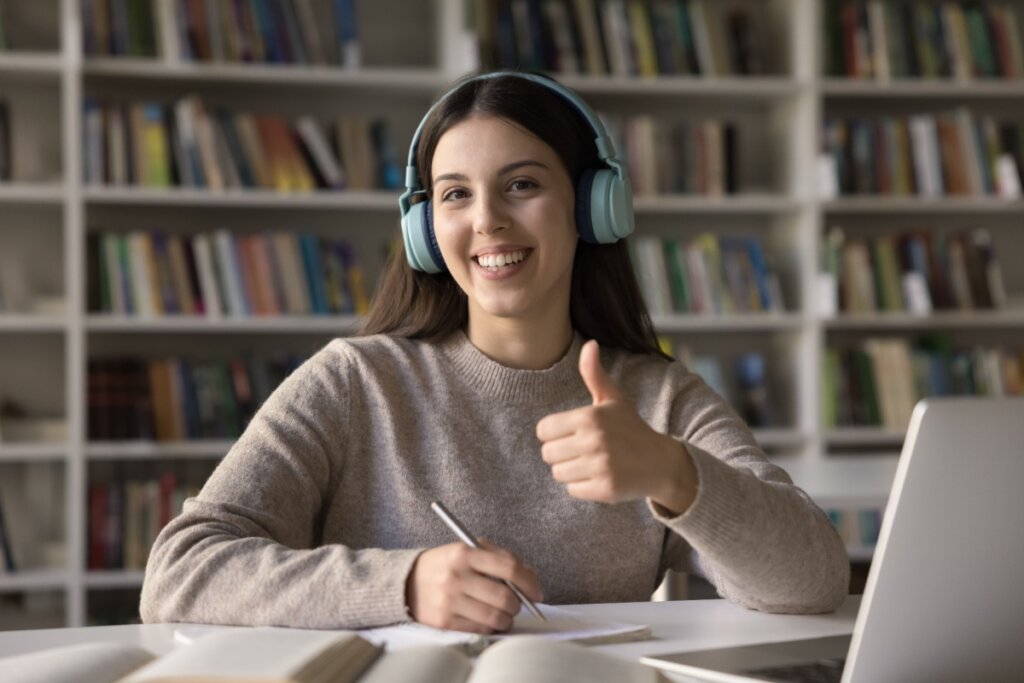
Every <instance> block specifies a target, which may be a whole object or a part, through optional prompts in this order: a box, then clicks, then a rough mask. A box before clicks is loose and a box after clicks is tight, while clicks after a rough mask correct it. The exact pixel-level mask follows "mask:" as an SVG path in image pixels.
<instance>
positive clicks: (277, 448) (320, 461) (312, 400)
mask: <svg viewBox="0 0 1024 683" xmlns="http://www.w3.org/2000/svg"><path fill="white" fill-rule="evenodd" d="M345 368H346V363H345V362H344V357H343V354H342V353H341V352H340V351H339V350H338V349H337V347H336V346H328V347H327V348H326V349H324V350H321V351H320V352H319V353H318V354H316V355H315V356H314V357H313V358H311V359H310V360H309V361H307V362H306V363H305V364H303V365H302V366H301V367H300V368H299V369H297V370H296V371H295V372H293V373H292V375H291V376H289V377H288V379H286V380H285V381H284V382H282V384H281V385H280V386H279V387H278V389H277V390H276V391H275V392H274V393H273V394H272V395H271V397H270V398H268V399H267V401H266V402H265V403H264V405H263V406H262V407H261V408H260V410H259V411H258V412H257V414H256V415H255V416H254V417H253V419H252V421H251V422H250V424H249V426H248V427H247V428H246V430H245V432H244V433H243V434H242V436H241V438H239V440H238V441H237V442H236V443H235V445H234V446H233V447H232V448H231V450H230V451H229V453H228V454H227V456H226V457H225V458H224V460H223V461H222V462H221V463H220V465H219V466H218V467H217V468H216V470H215V471H214V473H213V474H212V475H211V477H210V479H209V480H208V481H207V482H206V484H205V485H204V487H203V489H202V491H201V492H200V494H199V495H198V496H197V497H196V498H192V499H189V500H188V501H186V503H185V505H184V510H183V512H182V514H180V515H179V516H178V517H176V518H175V519H174V520H172V521H171V522H170V523H169V524H168V525H167V526H166V527H165V528H164V529H163V531H162V532H161V533H160V535H159V536H158V538H157V540H156V542H155V544H154V545H153V548H152V550H151V552H150V557H149V561H148V563H147V566H146V576H145V580H144V583H143V587H142V598H141V604H140V614H141V616H142V619H143V621H144V622H147V623H151V622H194V623H211V624H238V625H249V626H258V625H276V626H291V627H300V628H360V627H365V626H378V625H381V624H387V623H395V622H398V621H404V620H407V619H408V617H407V615H406V611H405V580H406V577H407V576H408V574H409V571H410V570H411V568H412V565H413V563H414V562H415V560H416V557H417V556H418V555H419V553H420V552H421V550H416V549H403V550H383V549H378V548H369V549H358V550H357V549H351V548H347V547H345V546H342V545H337V544H333V545H319V535H320V531H319V520H320V519H321V517H322V508H323V506H324V505H325V501H326V500H327V499H328V497H329V495H330V491H331V490H332V482H336V481H337V477H338V476H339V473H338V471H337V470H338V469H339V466H338V464H337V463H339V462H341V460H342V458H341V457H340V456H339V455H337V454H336V453H333V454H332V452H333V451H336V450H337V449H338V448H339V445H341V444H345V443H346V440H347V438H348V432H349V424H348V422H349V414H348V403H347V401H346V392H345V388H346V386H347V381H346V380H347V375H346V370H345Z"/></svg>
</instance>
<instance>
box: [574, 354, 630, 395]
mask: <svg viewBox="0 0 1024 683" xmlns="http://www.w3.org/2000/svg"><path fill="white" fill-rule="evenodd" d="M580 376H582V377H583V383H584V384H586V385H587V389H589V390H590V395H591V396H592V397H593V399H594V405H597V404H598V403H604V402H605V401H612V400H615V399H617V398H620V397H621V395H622V394H621V393H620V392H619V388H618V387H617V386H615V383H614V382H612V379H611V377H609V376H608V373H606V372H605V371H604V368H603V367H602V366H601V355H600V353H599V349H598V346H597V341H596V340H594V339H591V340H590V341H588V342H587V343H586V344H584V345H583V348H582V349H581V350H580Z"/></svg>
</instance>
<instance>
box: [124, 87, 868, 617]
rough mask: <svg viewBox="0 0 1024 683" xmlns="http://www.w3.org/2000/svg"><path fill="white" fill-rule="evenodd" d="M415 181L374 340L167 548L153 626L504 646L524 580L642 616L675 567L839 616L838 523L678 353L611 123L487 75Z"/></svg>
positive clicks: (344, 344)
mask: <svg viewBox="0 0 1024 683" xmlns="http://www.w3.org/2000/svg"><path fill="white" fill-rule="evenodd" d="M410 165H411V166H412V168H410V171H409V173H408V179H407V182H408V185H409V190H408V192H407V193H406V194H405V195H403V198H402V213H403V236H404V244H405V250H404V253H398V254H396V255H394V256H393V257H392V259H391V261H390V262H389V264H388V266H387V269H386V272H385V274H384V276H383V277H382V279H381V283H380V286H379V288H378V290H377V293H376V296H375V299H374V305H373V310H372V311H371V314H370V316H369V319H368V322H367V323H366V326H365V328H364V330H363V335H362V336H358V337H354V338H345V339H336V340H334V341H332V342H331V343H329V344H328V345H327V346H326V347H325V348H324V349H322V350H321V351H320V352H319V353H317V354H316V355H315V356H314V357H313V358H311V359H310V360H309V361H308V362H307V363H305V364H304V365H303V366H302V367H301V368H299V369H298V370H297V371H296V372H295V373H293V374H292V375H291V376H290V377H289V378H288V379H287V380H286V381H285V382H283V383H282V384H281V386H280V387H279V388H278V390H277V391H276V392H275V393H274V394H273V395H272V396H271V397H270V398H269V399H268V400H267V402H266V403H265V405H264V406H263V407H262V408H261V409H260V410H259V412H258V413H257V414H256V416H255V417H254V418H253V420H252V422H251V423H250V425H249V426H248V428H247V429H246V431H245V433H244V434H243V435H242V437H241V438H240V439H239V440H238V442H237V443H236V444H235V445H234V446H233V447H232V449H231V451H230V452H229V453H228V455H227V456H226V457H225V459H224V460H223V462H222V463H221V464H220V465H219V466H218V468H217V470H216V471H215V472H214V473H213V475H212V476H211V477H210V479H209V481H208V482H207V483H206V485H205V486H204V488H203V490H202V492H201V493H200V494H199V496H198V497H196V498H194V499H190V500H188V501H187V502H186V503H185V506H184V511H183V513H182V514H181V515H180V516H178V517H177V518H176V519H174V520H173V521H172V522H171V523H170V524H169V525H168V526H167V528H165V529H164V531H163V532H162V533H161V534H160V536H159V538H158V539H157V542H156V544H155V545H154V547H153V549H152V552H151V555H150V559H149V564H148V566H147V570H146V580H145V583H144V586H143V591H142V603H141V614H142V618H143V619H144V620H145V621H147V622H152V621H188V622H209V623H225V624H252V625H258V624H276V625H287V626H297V627H316V628H357V627H367V626H375V625H381V624H388V623H394V622H400V621H404V620H409V619H414V620H416V621H419V622H422V623H425V624H429V625H432V626H438V627H443V628H454V629H460V630H466V631H477V632H491V631H496V630H503V629H506V628H508V627H509V626H510V624H511V620H512V617H513V615H515V614H516V613H517V612H518V610H519V607H520V604H519V601H518V600H517V599H516V597H515V595H514V593H513V592H512V591H511V590H510V589H509V588H508V587H507V586H506V585H505V584H504V583H503V582H502V580H503V579H504V580H508V581H511V582H512V583H513V584H514V585H516V586H517V587H518V588H519V589H521V590H522V592H523V593H524V594H526V595H527V596H528V597H529V598H531V599H533V600H538V601H540V600H543V601H546V602H549V603H581V602H615V601H639V600H646V599H648V598H649V597H650V595H651V593H652V591H654V589H655V588H656V587H657V585H658V583H659V582H660V580H661V579H662V577H663V576H664V574H665V571H666V570H667V569H675V570H680V571H687V572H699V573H701V574H703V575H704V576H706V577H707V578H708V579H709V580H710V581H711V582H712V583H713V584H714V585H715V586H716V587H717V589H718V591H719V592H720V593H721V595H722V596H724V597H726V598H728V599H730V600H733V601H735V602H737V603H740V604H743V605H746V606H748V607H751V608H754V609H759V610H766V611H773V612H822V611H829V610H832V609H834V608H835V607H837V606H838V605H839V604H840V603H841V602H842V600H843V598H844V596H845V594H846V588H847V584H848V580H849V566H848V564H847V560H846V554H845V550H844V548H843V545H842V543H841V541H840V540H839V537H838V535H837V534H836V533H835V531H834V530H833V529H832V527H831V525H830V523H829V521H828V519H827V518H826V516H825V515H824V514H823V513H822V512H821V511H820V510H819V509H818V508H817V507H815V505H814V504H813V503H812V502H811V500H810V499H809V498H808V497H807V495H806V494H804V493H803V492H802V491H801V490H800V489H798V488H796V487H795V486H793V485H792V483H791V481H790V479H789V478H788V476H787V475H786V473H785V472H784V471H783V470H781V469H780V468H778V467H777V466H775V465H773V464H771V463H770V462H769V461H768V460H767V459H766V458H765V456H764V454H763V452H762V451H761V450H760V449H759V448H758V446H757V444H756V443H755V441H754V438H753V437H752V436H751V433H750V431H749V430H748V429H747V427H746V426H745V425H744V424H743V422H742V421H741V420H740V419H739V417H737V415H736V414H735V413H734V412H733V411H732V410H731V409H730V408H729V406H728V405H726V404H725V403H724V402H723V401H722V399H721V398H719V397H718V396H717V395H716V394H715V393H714V392H712V391H711V390H710V389H709V388H708V387H707V385H705V383H704V382H703V381H701V379H700V378H699V377H698V376H696V375H694V374H692V373H690V372H689V371H687V369H686V368H685V367H683V365H682V364H680V363H678V362H675V361H672V360H671V359H670V358H667V357H665V356H664V355H663V354H662V353H660V352H659V350H658V347H657V343H656V339H655V335H654V331H653V329H652V326H651V324H650V320H649V318H648V316H647V313H646V310H645V308H644V305H643V302H642V299H641V297H640V294H639V290H638V287H637V284H636V281H635V277H634V274H633V271H632V269H631V266H630V261H629V257H628V251H627V249H626V246H625V243H624V242H623V241H622V240H621V239H620V237H622V236H624V235H626V234H628V233H629V232H630V231H631V229H632V213H631V206H630V203H629V186H628V181H627V179H626V178H625V175H624V171H623V169H622V167H621V165H620V164H619V163H618V162H617V161H616V159H615V157H614V150H613V149H612V148H611V144H610V142H608V140H607V138H606V137H605V136H604V133H603V130H602V129H601V128H600V122H599V121H598V120H597V118H596V116H595V115H594V114H593V112H591V111H590V110H589V109H587V108H586V105H585V104H583V103H582V101H581V100H579V99H578V97H577V96H575V95H574V94H573V93H572V92H571V91H568V90H567V89H564V88H562V87H561V86H559V85H558V84H556V83H555V82H554V81H551V80H549V79H546V78H544V77H539V76H533V75H528V74H514V73H513V74H486V75H484V76H479V77H474V78H469V79H465V80H464V81H463V82H461V83H460V84H458V85H457V87H455V88H454V89H453V90H452V91H450V92H449V93H448V94H447V95H446V96H445V97H443V98H442V99H441V100H440V101H439V102H438V103H437V104H435V106H434V107H433V108H432V109H431V111H430V112H428V115H427V117H426V118H425V119H424V121H423V123H422V124H421V130H419V131H417V135H416V136H415V138H414V141H413V145H412V148H411V150H410ZM417 200H419V201H417ZM433 500H440V501H442V502H443V503H444V504H445V505H447V507H448V508H449V509H451V510H452V511H453V512H454V513H455V514H456V515H457V516H458V517H459V518H460V519H461V520H462V521H463V522H464V523H465V524H466V525H467V526H468V527H469V528H470V529H471V530H472V531H473V532H475V533H476V534H477V535H478V536H481V537H482V538H484V539H487V544H486V546H485V547H484V548H483V549H478V550H473V549H469V548H468V547H466V546H465V545H463V544H462V543H461V542H458V541H457V539H456V538H455V537H454V536H453V534H452V533H451V532H450V531H449V530H448V529H447V528H446V527H445V526H444V524H443V523H442V522H441V521H440V520H439V519H438V518H437V517H436V516H435V515H433V514H432V513H431V511H430V509H429V505H430V503H431V501H433Z"/></svg>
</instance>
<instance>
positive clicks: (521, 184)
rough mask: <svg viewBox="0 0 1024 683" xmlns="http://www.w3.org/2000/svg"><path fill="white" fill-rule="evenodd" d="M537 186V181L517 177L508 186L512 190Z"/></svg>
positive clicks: (529, 188) (530, 188)
mask: <svg viewBox="0 0 1024 683" xmlns="http://www.w3.org/2000/svg"><path fill="white" fill-rule="evenodd" d="M535 187H537V183H535V182H533V181H532V180H527V179H526V178H517V179H516V180H513V181H512V182H511V183H510V184H509V188H510V189H512V190H532V189H533V188H535Z"/></svg>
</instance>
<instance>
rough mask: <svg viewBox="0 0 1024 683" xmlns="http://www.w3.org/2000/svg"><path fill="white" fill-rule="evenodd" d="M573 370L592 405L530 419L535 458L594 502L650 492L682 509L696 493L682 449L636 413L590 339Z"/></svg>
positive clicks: (568, 487) (674, 509)
mask: <svg viewBox="0 0 1024 683" xmlns="http://www.w3.org/2000/svg"><path fill="white" fill-rule="evenodd" d="M580 375H581V376H582V377H583V382H584V383H585V384H586V385H587V389H588V390H589V391H590V396H591V398H592V399H593V404H592V405H589V406H584V407H582V408H576V409H574V410H568V411H565V412H561V413H554V414H552V415H548V416H547V417H545V418H544V419H542V420H541V421H540V422H538V423H537V438H538V439H540V441H541V444H542V446H541V457H542V458H543V459H544V462H546V463H547V464H548V465H550V466H551V475H552V476H553V477H554V478H555V481H558V482H561V483H563V484H565V485H566V490H567V491H568V493H569V495H571V496H573V497H575V498H581V499H583V500H592V501H596V502H601V503H620V502H624V501H628V500H635V499H637V498H643V497H650V498H651V499H652V500H654V501H655V502H657V503H659V504H660V505H662V506H663V507H665V508H667V509H668V510H669V511H670V512H673V513H675V514H677V515H678V514H682V513H683V512H685V511H686V509H687V508H689V506H690V504H691V503H692V502H693V498H694V497H696V490H697V473H696V470H695V468H694V465H693V461H692V460H691V458H690V455H689V453H687V452H686V449H685V448H684V447H683V445H682V444H680V443H679V442H678V441H676V440H675V439H673V438H671V437H669V436H667V435H665V434H661V433H659V432H657V431H655V430H654V429H652V428H651V427H650V425H648V424H647V423H646V422H644V420H643V418H641V417H640V416H639V415H638V414H637V412H636V409H635V408H634V407H633V405H632V404H631V403H630V402H629V400H628V399H627V398H626V397H625V395H624V394H623V393H622V391H621V389H620V388H619V387H618V386H616V384H615V383H614V382H613V381H612V379H611V378H610V377H609V376H608V373H607V372H605V369H604V367H602V365H601V357H600V356H599V355H598V346H597V342H596V341H594V340H591V341H588V342H587V343H586V344H584V345H583V349H582V350H581V351H580Z"/></svg>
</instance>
